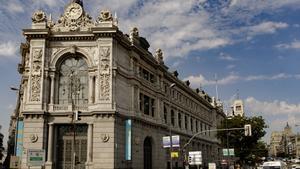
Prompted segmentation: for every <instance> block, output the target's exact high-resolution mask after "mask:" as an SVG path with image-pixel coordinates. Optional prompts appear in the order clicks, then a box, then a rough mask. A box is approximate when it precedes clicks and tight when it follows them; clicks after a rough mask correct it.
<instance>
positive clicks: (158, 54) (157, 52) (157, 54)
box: [155, 48, 164, 63]
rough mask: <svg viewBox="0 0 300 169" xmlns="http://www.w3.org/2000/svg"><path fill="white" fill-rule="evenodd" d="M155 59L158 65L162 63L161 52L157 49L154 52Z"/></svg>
mask: <svg viewBox="0 0 300 169" xmlns="http://www.w3.org/2000/svg"><path fill="white" fill-rule="evenodd" d="M155 59H156V60H157V62H158V63H164V57H163V52H162V50H161V49H159V48H158V49H156V51H155Z"/></svg>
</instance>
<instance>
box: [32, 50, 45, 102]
mask: <svg viewBox="0 0 300 169" xmlns="http://www.w3.org/2000/svg"><path fill="white" fill-rule="evenodd" d="M42 55H43V53H42V49H34V50H33V52H32V64H31V65H32V69H31V101H35V102H38V101H40V93H41V72H42Z"/></svg>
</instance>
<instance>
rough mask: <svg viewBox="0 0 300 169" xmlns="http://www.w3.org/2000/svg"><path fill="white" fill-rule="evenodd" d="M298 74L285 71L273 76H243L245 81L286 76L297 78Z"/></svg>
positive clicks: (284, 77)
mask: <svg viewBox="0 0 300 169" xmlns="http://www.w3.org/2000/svg"><path fill="white" fill-rule="evenodd" d="M297 76H298V75H289V74H285V73H279V74H276V75H273V76H266V75H255V76H252V75H251V76H248V77H245V80H246V81H254V80H279V79H287V78H297Z"/></svg>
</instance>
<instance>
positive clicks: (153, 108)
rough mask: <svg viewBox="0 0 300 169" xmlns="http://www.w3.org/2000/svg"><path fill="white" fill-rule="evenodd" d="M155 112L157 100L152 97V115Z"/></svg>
mask: <svg viewBox="0 0 300 169" xmlns="http://www.w3.org/2000/svg"><path fill="white" fill-rule="evenodd" d="M154 112H155V100H154V99H151V116H152V117H154Z"/></svg>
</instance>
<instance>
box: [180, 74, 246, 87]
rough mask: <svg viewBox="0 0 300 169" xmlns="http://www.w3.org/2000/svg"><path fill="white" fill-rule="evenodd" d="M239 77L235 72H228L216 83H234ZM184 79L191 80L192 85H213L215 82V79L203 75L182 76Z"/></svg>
mask: <svg viewBox="0 0 300 169" xmlns="http://www.w3.org/2000/svg"><path fill="white" fill-rule="evenodd" d="M239 79H240V77H239V76H237V75H235V74H230V75H229V76H226V77H224V78H222V79H218V85H228V84H232V83H235V82H236V81H238V80H239ZM185 80H189V81H190V82H191V85H192V86H199V85H200V84H201V86H207V85H214V84H216V80H215V79H206V78H205V77H204V76H203V75H201V74H200V75H198V76H189V77H187V78H184V81H185Z"/></svg>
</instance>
